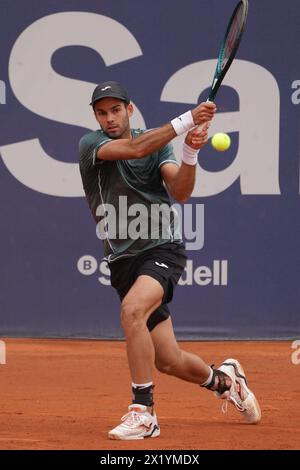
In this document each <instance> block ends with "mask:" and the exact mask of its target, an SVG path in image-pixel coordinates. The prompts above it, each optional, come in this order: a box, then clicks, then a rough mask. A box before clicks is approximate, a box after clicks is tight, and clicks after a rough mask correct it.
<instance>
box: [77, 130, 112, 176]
mask: <svg viewBox="0 0 300 470" xmlns="http://www.w3.org/2000/svg"><path fill="white" fill-rule="evenodd" d="M111 140H112V139H110V138H109V137H107V136H105V135H103V136H102V135H99V136H97V137H94V135H93V134H87V135H85V136H83V137H82V138H81V139H80V142H79V155H80V167H81V168H82V169H84V170H88V169H91V168H94V167H95V166H97V165H101V163H104V160H99V159H97V152H98V150H99V148H100V147H102V145H104V144H106V143H107V142H110V141H111Z"/></svg>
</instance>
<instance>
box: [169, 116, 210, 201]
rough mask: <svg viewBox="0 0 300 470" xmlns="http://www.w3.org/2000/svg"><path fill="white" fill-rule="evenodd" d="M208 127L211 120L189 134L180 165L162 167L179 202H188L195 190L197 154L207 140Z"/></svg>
mask: <svg viewBox="0 0 300 470" xmlns="http://www.w3.org/2000/svg"><path fill="white" fill-rule="evenodd" d="M208 128H209V122H207V123H206V124H205V125H204V126H202V129H200V128H199V127H198V128H195V129H193V130H192V131H190V132H189V133H188V134H187V136H186V138H185V141H184V150H183V153H184V155H183V160H182V163H181V166H180V167H178V166H177V165H174V164H172V163H166V164H165V165H163V166H162V167H161V175H162V178H163V180H164V182H165V183H166V186H167V188H168V191H169V193H170V195H171V196H172V197H173V198H174V199H176V200H177V201H178V202H181V203H184V202H186V201H187V200H188V199H189V197H190V196H191V194H192V192H193V189H194V186H195V181H196V168H197V161H198V160H197V154H198V152H199V150H201V149H202V147H204V145H205V144H206V142H207V139H208Z"/></svg>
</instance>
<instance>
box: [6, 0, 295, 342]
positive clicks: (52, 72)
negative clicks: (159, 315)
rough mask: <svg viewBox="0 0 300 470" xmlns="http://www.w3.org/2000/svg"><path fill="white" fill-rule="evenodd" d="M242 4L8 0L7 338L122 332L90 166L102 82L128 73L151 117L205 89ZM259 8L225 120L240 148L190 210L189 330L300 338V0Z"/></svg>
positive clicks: (181, 329) (203, 160) (220, 101)
mask: <svg viewBox="0 0 300 470" xmlns="http://www.w3.org/2000/svg"><path fill="white" fill-rule="evenodd" d="M235 3H236V1H235V0H226V1H220V0H185V1H179V0H164V1H163V2H148V1H146V0H115V1H111V0H102V1H101V2H99V1H98V0H97V1H96V0H95V1H94V0H84V1H83V0H68V1H65V0H51V1H50V0H44V1H43V2H40V1H37V0H28V1H27V2H22V1H21V0H17V1H16V0H0V11H1V15H0V21H1V27H0V50H1V54H0V80H1V81H0V153H1V159H0V160H1V164H0V168H1V170H0V171H1V184H0V207H1V222H2V223H1V235H0V237H1V262H0V269H1V296H0V335H1V336H9V335H12V336H15V335H24V336H58V337H59V336H67V337H101V338H116V337H120V336H121V335H122V332H121V329H120V325H119V313H118V309H119V301H118V298H117V295H116V294H115V292H114V291H113V289H112V288H111V287H110V286H109V276H108V273H107V270H106V266H105V264H101V258H102V246H101V242H100V241H99V240H98V239H97V237H96V233H95V226H94V222H93V220H92V218H91V215H90V213H89V210H88V207H87V204H86V201H85V199H84V197H83V193H82V188H81V181H80V177H79V172H78V164H77V162H78V141H79V139H80V137H81V136H82V135H83V134H84V133H86V132H88V130H89V129H96V128H97V123H96V121H94V118H93V116H92V113H91V110H90V108H89V106H88V103H89V98H90V95H91V92H92V90H93V88H94V86H95V85H96V84H97V83H99V82H101V81H104V80H118V81H121V82H122V83H123V84H124V85H125V86H126V87H127V88H128V90H129V92H130V95H131V96H132V99H133V102H134V104H135V107H136V112H135V115H134V118H133V121H132V125H133V126H141V127H142V126H144V125H146V126H147V127H155V126H159V125H160V124H163V123H165V122H167V121H168V120H170V119H172V118H173V117H175V116H176V115H178V114H180V113H182V112H184V111H186V110H188V109H189V108H191V107H192V106H194V105H195V104H196V103H197V102H198V101H200V100H205V99H206V96H207V89H208V87H209V86H210V82H211V78H212V73H213V70H214V68H215V59H216V56H217V51H218V47H219V43H220V40H221V39H222V37H223V34H224V30H225V27H226V22H227V18H228V16H229V15H230V13H231V10H232V9H233V7H234V6H235ZM249 4H250V11H249V19H248V24H247V30H246V33H245V35H244V38H243V41H242V44H241V47H240V50H239V53H238V58H237V60H236V61H235V63H234V65H233V66H232V68H231V71H230V73H229V74H228V77H227V78H226V81H225V83H224V87H223V88H222V89H221V91H220V93H219V95H218V97H217V101H216V103H217V105H218V115H217V117H216V119H215V122H214V125H213V126H212V128H211V131H210V132H211V134H213V133H215V132H217V131H224V132H228V133H230V135H231V137H232V142H233V143H232V147H231V149H230V151H228V152H225V153H217V152H216V151H214V150H213V149H212V147H211V146H210V144H208V145H207V146H206V148H205V149H204V150H203V151H202V152H201V153H200V155H199V168H198V178H197V184H196V188H195V191H194V194H193V197H192V198H191V200H190V201H189V203H190V204H193V217H192V216H191V214H188V212H187V211H186V212H185V211H184V221H185V224H186V230H185V235H186V238H187V242H188V243H189V245H188V248H189V249H188V256H189V263H188V266H187V272H186V273H184V275H183V277H182V280H181V285H180V286H178V288H177V290H176V295H175V298H174V300H173V303H172V304H171V310H172V315H173V319H174V324H175V328H176V331H177V334H178V337H181V338H288V337H297V336H299V335H300V318H299V310H300V288H299V287H300V286H299V279H300V268H299V257H300V255H299V248H300V243H299V240H300V237H299V234H300V232H299V229H300V222H299V220H300V218H299V208H300V207H299V191H300V189H299V169H300V163H299V154H300V132H299V130H300V118H299V111H300V70H299V63H300V54H299V47H298V44H299V27H300V23H299V17H300V6H299V1H298V0H289V1H288V2H286V3H285V5H284V9H282V6H281V4H280V3H276V2H275V3H274V1H273V0H264V1H263V2H262V1H260V0H250V1H249ZM16 12H17V14H16ZM174 145H175V149H176V153H177V154H180V139H178V142H177V141H176V142H175V143H174ZM196 207H197V208H198V210H197V211H196ZM203 209H204V213H203ZM196 213H197V216H196ZM203 215H204V216H203ZM189 224H192V226H193V229H194V231H195V233H196V235H195V234H194V235H192V234H191V233H189V230H188V227H189ZM203 224H204V225H203Z"/></svg>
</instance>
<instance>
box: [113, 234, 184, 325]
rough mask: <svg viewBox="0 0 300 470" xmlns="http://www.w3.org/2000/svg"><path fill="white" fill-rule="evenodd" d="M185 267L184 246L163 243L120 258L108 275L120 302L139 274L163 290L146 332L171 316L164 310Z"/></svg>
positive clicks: (166, 308)
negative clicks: (157, 284) (148, 277)
mask: <svg viewBox="0 0 300 470" xmlns="http://www.w3.org/2000/svg"><path fill="white" fill-rule="evenodd" d="M185 264H186V254H185V248H184V245H183V244H177V243H165V244H164V245H160V246H157V247H155V248H151V249H150V250H146V251H144V252H142V253H140V254H139V255H136V256H133V257H130V258H129V257H128V258H122V259H120V260H116V261H114V262H113V263H108V266H109V269H110V272H111V285H112V286H113V287H114V288H115V289H116V291H117V292H118V294H119V297H120V299H121V301H122V300H123V298H124V297H125V295H126V294H127V292H128V291H129V289H130V288H131V287H132V285H133V284H134V283H135V281H136V280H137V278H138V276H141V275H142V274H144V275H147V276H150V277H152V278H153V279H156V280H157V281H158V282H159V283H160V284H161V286H162V288H163V290H164V296H163V299H162V303H161V305H160V306H159V307H158V308H157V309H156V310H155V311H154V312H153V313H151V315H150V317H149V318H148V321H147V326H148V329H149V331H151V330H153V328H154V327H155V326H156V325H157V324H158V323H160V322H162V321H164V320H166V319H167V318H168V317H169V316H170V312H169V309H168V306H167V303H168V302H171V300H172V298H173V291H174V288H175V286H176V284H177V283H178V281H179V278H180V276H181V274H182V271H183V270H184V268H185Z"/></svg>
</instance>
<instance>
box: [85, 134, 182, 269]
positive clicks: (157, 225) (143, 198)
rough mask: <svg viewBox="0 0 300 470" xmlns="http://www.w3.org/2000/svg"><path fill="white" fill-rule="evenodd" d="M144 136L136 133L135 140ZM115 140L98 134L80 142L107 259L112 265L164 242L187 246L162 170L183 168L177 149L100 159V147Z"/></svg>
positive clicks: (168, 147) (89, 197)
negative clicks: (167, 166) (170, 166)
mask: <svg viewBox="0 0 300 470" xmlns="http://www.w3.org/2000/svg"><path fill="white" fill-rule="evenodd" d="M143 132H146V131H143V130H140V129H132V130H131V134H132V137H133V138H136V137H138V136H139V135H141V134H142V133H143ZM111 140H112V139H110V138H109V137H108V136H107V135H106V134H105V133H104V132H103V131H101V130H97V131H94V132H90V133H89V134H86V135H85V136H83V137H82V139H81V140H80V142H79V152H80V163H79V166H80V173H81V178H82V183H83V188H84V191H85V194H86V197H87V200H88V204H89V207H90V209H91V212H92V214H93V217H94V219H95V221H96V222H97V235H98V236H99V238H101V239H102V240H103V242H104V254H105V259H106V260H107V261H109V262H112V261H114V260H116V259H119V258H121V257H122V258H123V257H126V256H127V257H128V256H134V255H136V254H138V253H140V252H142V251H145V250H148V249H150V248H153V247H155V246H157V245H162V244H164V243H169V242H175V243H181V241H182V239H181V234H180V227H179V220H178V216H177V213H176V211H175V210H174V209H173V208H171V204H170V199H169V195H168V193H167V191H166V189H165V186H164V184H163V179H162V176H161V172H160V168H161V166H162V165H164V164H165V163H176V164H177V161H176V158H175V156H174V153H173V147H172V145H171V144H168V145H166V146H165V147H163V148H162V149H161V150H159V151H157V152H154V153H152V154H151V155H149V156H146V157H144V158H142V159H132V160H113V161H108V160H99V159H97V158H96V155H97V151H98V149H99V148H100V147H101V146H102V145H105V144H106V143H107V142H110V141H111Z"/></svg>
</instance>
